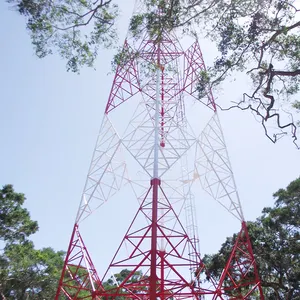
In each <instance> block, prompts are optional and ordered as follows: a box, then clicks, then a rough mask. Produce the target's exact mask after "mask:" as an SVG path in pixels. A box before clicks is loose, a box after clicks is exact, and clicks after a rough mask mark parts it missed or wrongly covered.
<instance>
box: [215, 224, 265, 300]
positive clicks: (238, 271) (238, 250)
mask: <svg viewBox="0 0 300 300" xmlns="http://www.w3.org/2000/svg"><path fill="white" fill-rule="evenodd" d="M225 296H226V297H229V298H230V299H241V300H247V299H262V300H263V299H264V296H263V292H262V287H261V282H260V279H259V275H258V270H257V266H256V262H255V258H254V255H253V250H252V245H251V242H250V238H249V233H248V229H247V225H246V222H242V229H241V231H240V233H239V235H238V236H237V238H236V240H235V243H234V247H233V249H232V252H231V254H230V257H229V259H228V261H227V264H226V266H225V268H224V270H223V272H222V275H221V278H220V281H219V285H218V288H217V293H216V295H215V297H214V298H213V299H224V297H225Z"/></svg>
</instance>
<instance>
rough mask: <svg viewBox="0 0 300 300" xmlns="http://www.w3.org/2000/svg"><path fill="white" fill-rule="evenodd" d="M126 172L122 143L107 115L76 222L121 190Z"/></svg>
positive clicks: (101, 129) (103, 122)
mask: <svg viewBox="0 0 300 300" xmlns="http://www.w3.org/2000/svg"><path fill="white" fill-rule="evenodd" d="M125 173H126V164H125V161H124V159H123V157H122V151H121V141H120V138H119V136H118V135H117V133H116V131H115V129H114V128H113V126H112V124H111V122H110V120H109V118H108V116H107V115H106V114H105V115H104V118H103V121H102V125H101V128H100V132H99V135H98V140H97V143H96V147H95V150H94V153H93V157H92V161H91V165H90V169H89V172H88V175H87V180H86V184H85V187H84V191H83V195H82V199H81V203H80V207H79V210H78V214H77V218H76V223H79V221H82V220H84V219H85V218H86V217H88V216H89V215H90V214H91V213H93V212H94V211H95V210H96V209H97V208H99V207H100V206H101V205H102V204H103V203H105V202H106V201H107V200H108V199H110V198H111V197H112V196H113V195H115V194H116V193H117V192H118V191H119V190H120V188H121V184H122V182H123V178H124V176H125Z"/></svg>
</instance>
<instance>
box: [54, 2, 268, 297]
mask: <svg viewBox="0 0 300 300" xmlns="http://www.w3.org/2000/svg"><path fill="white" fill-rule="evenodd" d="M140 10H143V8H142V7H140ZM163 13H164V12H163V11H162V10H161V9H160V8H157V18H158V19H159V18H160V17H161V15H163ZM120 57H121V59H120V61H119V64H118V66H117V69H116V72H115V77H114V81H113V84H112V88H111V92H110V95H109V98H108V101H107V105H106V108H105V112H104V117H103V121H102V125H101V128H100V132H99V136H98V140H97V143H96V147H95V150H94V153H93V157H92V161H91V165H90V168H89V172H88V176H87V181H86V184H85V187H84V191H83V195H82V199H81V202H80V206H79V210H78V213H77V217H76V221H75V225H74V229H73V232H72V236H71V240H70V244H69V248H68V251H67V254H66V258H65V263H64V267H63V270H62V275H61V279H60V281H59V286H58V290H57V294H56V297H55V299H56V300H58V299H125V298H126V299H141V300H146V299H150V300H156V299H264V297H263V293H262V288H261V285H260V280H259V275H258V270H257V266H256V263H255V258H254V255H253V251H252V247H251V242H250V238H249V235H248V231H247V227H246V223H245V220H244V216H243V212H242V208H241V204H240V200H239V196H238V193H237V190H236V185H235V181H234V177H233V173H232V168H231V165H230V161H229V158H228V154H227V148H226V145H225V141H224V136H223V133H222V128H221V124H220V121H219V118H218V113H217V109H216V105H215V100H214V97H213V94H212V91H211V90H210V88H205V90H204V91H202V93H204V97H202V98H201V100H200V101H199V86H198V82H199V79H200V75H201V72H202V71H205V64H204V60H203V56H202V52H201V49H200V46H199V43H198V41H195V42H194V43H193V44H192V45H191V46H190V47H189V48H188V49H187V50H185V51H184V50H183V48H182V47H181V45H180V43H179V41H178V39H177V37H176V35H175V33H174V32H169V31H167V30H162V31H161V32H160V35H159V37H158V36H150V35H149V34H148V33H147V32H144V34H143V36H142V37H141V38H139V39H137V38H133V37H130V36H129V37H128V38H127V39H126V40H125V43H124V46H123V50H122V53H121V55H120ZM191 101H194V102H195V104H194V105H201V106H202V107H203V115H204V114H206V115H209V114H210V115H211V118H210V120H209V121H208V122H207V124H206V126H205V127H204V128H203V129H202V130H201V131H200V132H199V133H194V130H193V129H192V128H191V126H190V123H189V119H188V116H187V114H186V104H187V103H188V102H191ZM128 103H130V106H128V105H127V104H128ZM126 105H127V106H126ZM125 106H126V108H127V110H126V112H125V113H124V115H125V114H126V115H127V114H128V111H129V109H132V107H135V110H134V112H133V115H132V117H131V118H129V121H128V122H127V124H122V126H121V128H126V129H125V130H123V132H119V131H117V130H116V126H115V125H116V124H115V123H116V122H119V123H122V122H124V121H123V118H120V114H119V115H118V114H117V113H118V112H120V111H122V109H123V108H124V107H125ZM114 114H115V115H116V116H115V117H114ZM131 114H132V112H131ZM121 116H122V114H121ZM199 117H200V118H201V116H199ZM124 119H126V118H124ZM124 155H125V156H124ZM126 155H127V158H126ZM128 157H130V159H131V161H134V162H135V167H134V168H135V170H136V169H138V170H139V173H138V174H139V176H138V177H139V178H138V179H135V178H132V177H131V176H132V175H131V174H130V165H129V163H127V162H128ZM191 157H193V159H191ZM178 174H179V175H178ZM197 181H198V182H199V181H200V183H201V186H202V188H203V190H204V191H206V192H207V193H208V194H210V196H211V197H213V198H214V199H215V200H217V201H218V202H219V203H220V204H221V205H222V206H223V207H224V208H225V209H226V210H227V211H229V212H230V214H231V215H233V216H234V217H236V218H237V219H238V220H239V221H240V222H241V231H240V233H239V235H238V237H237V238H236V240H235V244H234V247H233V249H232V252H231V255H230V257H229V259H228V261H227V264H226V267H225V268H224V270H223V272H222V275H221V277H220V279H219V280H218V282H217V281H216V280H214V279H213V278H212V277H211V276H210V275H209V273H208V270H206V267H205V265H204V263H203V262H202V260H201V257H200V250H199V238H198V235H197V223H196V220H195V219H196V213H195V207H194V202H195V201H196V199H195V198H194V196H193V193H192V187H193V185H194V183H195V182H197ZM124 185H129V186H131V187H132V190H133V191H134V194H133V195H134V197H135V198H137V200H138V210H137V212H136V215H135V217H134V219H133V220H132V222H131V224H130V226H129V228H128V230H127V232H126V234H125V235H124V237H123V239H122V241H121V243H120V246H119V248H118V249H117V250H116V253H115V254H114V255H113V257H112V260H111V262H110V264H109V266H108V268H107V271H106V272H105V273H104V274H103V276H101V277H99V276H98V274H97V272H96V269H95V267H94V265H93V262H92V259H91V256H90V255H89V252H88V250H87V247H86V246H85V244H84V241H83V237H82V235H81V234H82V232H81V224H83V223H84V222H86V220H87V219H88V218H90V217H91V216H92V215H94V212H95V211H97V210H98V208H99V207H101V206H102V205H103V204H104V203H105V202H106V201H107V200H109V199H110V198H112V197H117V198H118V197H121V195H122V188H123V187H124ZM123 200H124V199H123ZM98 212H99V211H97V213H98ZM181 212H182V213H181ZM184 213H185V218H182V215H183V214H184ZM181 219H185V223H184V224H183V221H182V220H181ZM124 269H127V270H129V272H128V273H127V274H126V276H125V278H123V281H122V282H119V283H118V284H116V283H114V284H112V285H110V286H109V287H108V286H106V285H105V284H104V282H105V281H106V280H107V279H108V278H110V276H111V275H112V274H116V273H118V272H120V271H121V270H124ZM137 272H140V273H139V274H142V276H136V274H137ZM122 297H123V298H122Z"/></svg>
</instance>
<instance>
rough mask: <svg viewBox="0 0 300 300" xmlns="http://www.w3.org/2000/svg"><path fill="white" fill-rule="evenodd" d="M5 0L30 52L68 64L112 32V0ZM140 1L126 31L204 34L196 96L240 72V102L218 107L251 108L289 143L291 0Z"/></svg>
mask: <svg viewBox="0 0 300 300" xmlns="http://www.w3.org/2000/svg"><path fill="white" fill-rule="evenodd" d="M6 1H7V2H9V3H11V4H12V5H13V7H15V9H16V10H17V11H18V12H19V13H20V14H21V15H23V16H24V17H25V18H26V20H27V29H28V30H29V32H30V34H31V39H32V43H33V45H34V47H35V50H36V54H37V56H38V57H45V56H47V55H49V54H52V53H54V52H57V53H58V54H59V55H60V56H62V57H63V58H64V59H66V60H67V69H68V70H71V71H74V72H78V71H79V69H80V67H82V66H85V65H86V66H90V67H92V66H93V65H94V62H95V59H96V57H97V54H98V50H99V47H101V46H103V47H110V46H112V45H113V42H114V41H115V40H116V29H115V26H114V25H115V20H116V18H117V16H118V6H117V0H106V1H105V0H92V1H90V0H73V1H70V0H62V1H57V2H56V1H52V0H42V1H41V0H6ZM140 2H141V3H142V4H143V5H144V10H143V11H141V12H140V13H137V14H135V15H134V16H133V17H132V19H131V22H130V31H131V34H132V35H133V37H136V38H138V37H139V36H140V34H141V33H142V32H145V30H147V31H148V32H149V33H150V35H151V36H152V37H153V36H155V38H156V39H157V41H159V38H160V36H161V33H162V31H163V30H172V29H174V28H179V29H181V30H182V31H183V32H184V34H188V33H189V34H191V35H192V36H194V37H196V38H198V35H199V34H201V35H202V36H206V37H208V38H210V39H211V40H212V41H213V43H215V45H216V48H217V49H218V50H219V55H218V56H217V57H216V58H215V61H214V65H213V66H212V67H210V68H208V70H207V74H204V75H205V76H204V78H206V79H209V80H204V81H202V80H201V78H202V77H203V76H199V97H201V96H203V95H202V93H201V91H203V90H204V88H203V85H209V86H210V87H215V86H217V85H219V84H220V83H221V82H222V81H224V80H225V79H226V78H228V77H229V76H236V77H238V76H239V74H241V73H243V74H245V75H246V76H248V77H249V78H250V80H252V83H253V84H252V88H251V90H250V92H249V91H245V93H244V94H243V96H242V95H241V96H242V97H241V100H240V101H239V102H237V103H234V105H232V106H230V107H229V108H223V107H222V108H221V109H225V110H227V109H232V108H239V109H241V110H250V111H251V112H252V113H253V114H254V115H255V117H256V118H257V119H258V121H259V122H261V124H262V126H263V128H264V131H265V134H266V135H267V137H268V138H269V139H270V140H271V141H272V142H274V143H275V142H276V141H277V140H278V139H279V138H280V137H282V136H283V135H285V134H290V135H291V136H292V138H293V141H294V143H295V144H296V140H297V127H298V126H299V125H300V121H297V119H295V118H296V117H297V115H296V114H295V111H299V110H300V102H299V99H298V94H299V91H300V85H299V80H300V54H299V53H300V35H299V33H300V21H299V14H300V6H299V2H298V1H297V0H231V1H227V0H193V1H191V0H168V1H164V0H140ZM157 7H159V10H160V14H159V17H158V10H157ZM195 28H196V30H195ZM119 63H120V62H119ZM202 75H203V74H202ZM294 119H295V120H294ZM272 125H273V126H272ZM274 125H275V126H274ZM274 128H275V129H274ZM270 130H273V131H272V132H270Z"/></svg>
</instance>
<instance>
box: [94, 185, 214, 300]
mask: <svg viewBox="0 0 300 300" xmlns="http://www.w3.org/2000/svg"><path fill="white" fill-rule="evenodd" d="M155 182H156V183H158V185H159V187H158V201H157V203H156V202H155V200H153V199H155V184H156V183H155ZM153 214H154V215H153ZM153 219H155V220H156V221H155V222H153ZM153 243H155V245H156V246H155V247H153ZM193 247H194V245H193V243H192V242H191V240H190V239H189V237H188V235H187V233H186V231H185V229H184V227H183V226H182V224H181V222H180V220H179V219H178V217H177V215H176V213H175V212H174V210H173V208H172V205H171V203H170V202H169V200H168V199H167V197H166V194H165V193H164V191H163V188H162V187H161V186H160V180H158V179H153V180H152V182H151V186H150V188H149V190H148V191H147V193H146V195H145V197H144V200H143V201H142V203H141V205H140V207H139V209H138V212H137V214H136V216H135V218H134V219H133V221H132V223H131V225H130V227H129V229H128V231H127V233H126V234H125V236H124V239H123V240H122V242H121V244H120V247H119V248H118V250H117V252H116V254H115V256H114V258H113V260H112V262H111V264H110V266H109V268H108V269H107V271H106V274H105V275H104V278H103V279H102V280H103V282H104V281H107V277H109V276H110V275H111V274H119V272H121V271H122V270H124V269H128V270H130V271H128V274H127V276H126V278H124V279H123V280H122V281H121V282H120V281H119V282H118V284H114V285H112V286H110V287H109V288H108V289H106V290H105V291H99V292H98V294H97V295H98V296H100V297H109V296H110V297H112V299H115V297H117V296H123V297H125V298H130V299H150V298H152V297H153V294H152V296H151V297H150V294H151V286H152V287H153V285H154V286H155V288H154V290H155V297H156V298H157V299H171V298H172V299H195V298H197V299H199V296H201V295H213V294H214V293H215V289H216V285H215V284H211V289H208V288H204V287H202V286H201V280H197V278H196V275H197V276H198V275H199V274H200V273H201V274H205V266H204V264H203V263H202V262H201V259H200V256H199V254H198V255H196V256H193V257H192V258H191V256H190V253H189V252H190V251H191V249H192V248H193ZM194 253H197V251H196V249H194ZM190 269H196V270H198V274H195V278H191V274H190V272H189V270H190ZM137 274H138V275H139V276H137ZM152 291H153V289H152ZM185 297H186V298H185Z"/></svg>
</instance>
